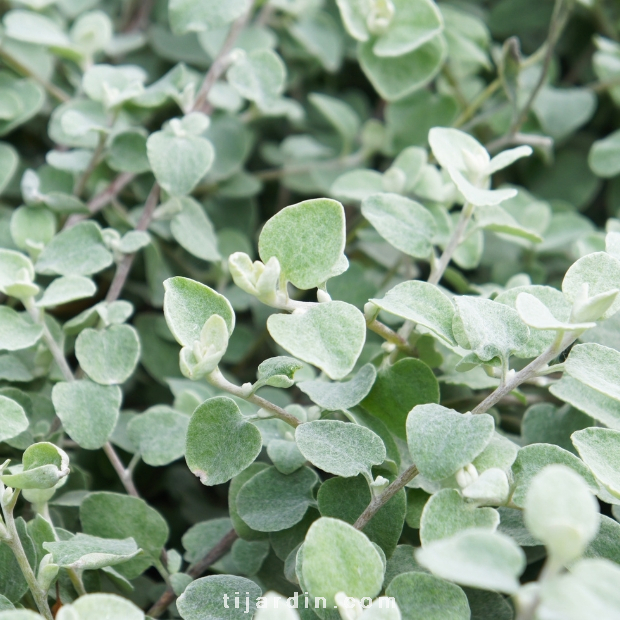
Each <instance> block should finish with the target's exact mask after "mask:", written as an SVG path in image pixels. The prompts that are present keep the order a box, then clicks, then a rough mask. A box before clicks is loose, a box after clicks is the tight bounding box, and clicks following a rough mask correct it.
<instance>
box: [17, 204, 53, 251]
mask: <svg viewBox="0 0 620 620" xmlns="http://www.w3.org/2000/svg"><path fill="white" fill-rule="evenodd" d="M55 234H56V216H55V215H54V214H53V213H52V212H51V211H50V210H49V209H47V208H46V207H26V206H23V207H18V208H17V209H15V211H13V215H12V216H11V237H12V238H13V241H14V242H15V245H16V246H17V247H18V248H19V249H20V250H25V251H30V252H32V251H35V252H36V251H40V250H41V249H43V246H44V245H46V244H47V243H49V242H50V241H51V240H52V238H53V237H54V235H55Z"/></svg>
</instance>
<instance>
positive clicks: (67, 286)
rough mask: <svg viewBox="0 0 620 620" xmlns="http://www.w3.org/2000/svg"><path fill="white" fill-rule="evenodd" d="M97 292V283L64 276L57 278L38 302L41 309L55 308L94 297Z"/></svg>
mask: <svg viewBox="0 0 620 620" xmlns="http://www.w3.org/2000/svg"><path fill="white" fill-rule="evenodd" d="M96 292H97V287H96V286H95V283H94V282H93V281H92V280H91V279H90V278H85V277H84V276H64V277H62V278H56V279H55V280H54V281H53V282H52V283H51V284H50V285H49V286H48V287H47V288H46V289H45V292H44V293H43V297H41V299H39V300H38V301H37V304H36V305H37V306H38V307H39V308H53V307H54V306H60V305H62V304H66V303H69V302H70V301H76V300H78V299H85V298H87V297H92V296H93V295H94V294H95V293H96Z"/></svg>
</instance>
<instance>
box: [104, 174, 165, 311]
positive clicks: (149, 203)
mask: <svg viewBox="0 0 620 620" xmlns="http://www.w3.org/2000/svg"><path fill="white" fill-rule="evenodd" d="M159 189H160V188H159V183H157V181H155V183H153V187H152V189H151V191H150V193H149V195H148V198H147V199H146V203H145V204H144V209H143V210H142V215H141V216H140V221H139V222H138V224H137V225H136V228H135V230H141V231H144V230H146V229H147V228H148V227H149V224H150V223H151V220H152V219H153V213H154V211H155V207H157V205H158V204H159ZM135 257H136V255H135V253H134V254H126V255H125V256H124V257H123V258H122V260H121V262H120V263H119V264H118V266H117V267H116V273H115V274H114V279H113V280H112V284H110V288H109V289H108V294H107V295H106V298H105V300H106V301H107V302H108V303H111V302H113V301H116V300H117V299H118V298H119V296H120V294H121V291H122V290H123V287H124V286H125V282H126V281H127V277H128V276H129V272H130V271H131V267H132V265H133V261H134V258H135Z"/></svg>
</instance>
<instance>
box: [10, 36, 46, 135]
mask: <svg viewBox="0 0 620 620" xmlns="http://www.w3.org/2000/svg"><path fill="white" fill-rule="evenodd" d="M4 45H5V47H6V48H8V47H15V46H17V45H21V44H18V43H17V42H16V41H15V40H13V41H11V40H10V39H8V40H6V41H5V44H4ZM28 47H29V46H28ZM22 49H23V47H22ZM0 88H2V91H3V96H4V98H8V97H10V96H12V97H13V100H14V102H15V104H16V105H17V106H18V108H19V110H20V111H19V112H18V113H17V115H16V116H14V117H13V118H11V119H6V120H4V119H0V136H5V135H7V134H8V133H10V132H12V131H13V130H14V129H15V128H16V127H19V126H20V125H22V124H23V123H25V122H27V121H29V120H30V119H31V118H32V117H33V116H35V115H36V114H37V112H39V111H40V110H41V108H42V107H43V105H44V104H45V91H44V90H43V88H42V87H41V86H40V85H39V84H37V83H36V81H35V80H34V79H25V80H21V79H17V78H14V77H13V76H12V75H11V74H10V73H9V72H7V71H3V72H2V73H0Z"/></svg>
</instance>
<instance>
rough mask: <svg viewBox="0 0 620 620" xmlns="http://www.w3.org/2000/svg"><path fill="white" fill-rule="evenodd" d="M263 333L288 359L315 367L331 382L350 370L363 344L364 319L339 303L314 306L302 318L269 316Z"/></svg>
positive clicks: (300, 316)
mask: <svg viewBox="0 0 620 620" xmlns="http://www.w3.org/2000/svg"><path fill="white" fill-rule="evenodd" d="M267 329H268V330H269V333H270V334H271V336H272V338H273V339H274V340H275V341H276V342H277V343H278V344H279V345H280V346H281V347H283V348H284V349H286V350H287V351H288V352H289V353H290V354H291V355H294V356H295V357H297V358H299V359H300V360H303V361H304V362H308V363H309V364H314V365H315V366H318V367H319V368H320V369H321V370H323V371H324V372H325V373H326V374H327V375H328V376H329V377H330V378H331V379H342V378H343V377H346V376H347V375H348V374H349V373H350V372H351V370H353V367H354V366H355V362H356V361H357V358H358V357H359V355H360V353H361V352H362V347H363V346H364V342H365V340H366V321H365V320H364V316H363V315H362V313H361V312H360V311H359V310H358V309H357V308H356V307H355V306H352V305H350V304H347V303H344V302H342V301H330V302H327V303H322V304H318V305H316V306H313V307H312V308H310V309H309V310H307V311H306V312H304V313H303V314H288V315H287V314H272V315H271V316H270V317H269V319H268V320H267Z"/></svg>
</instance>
